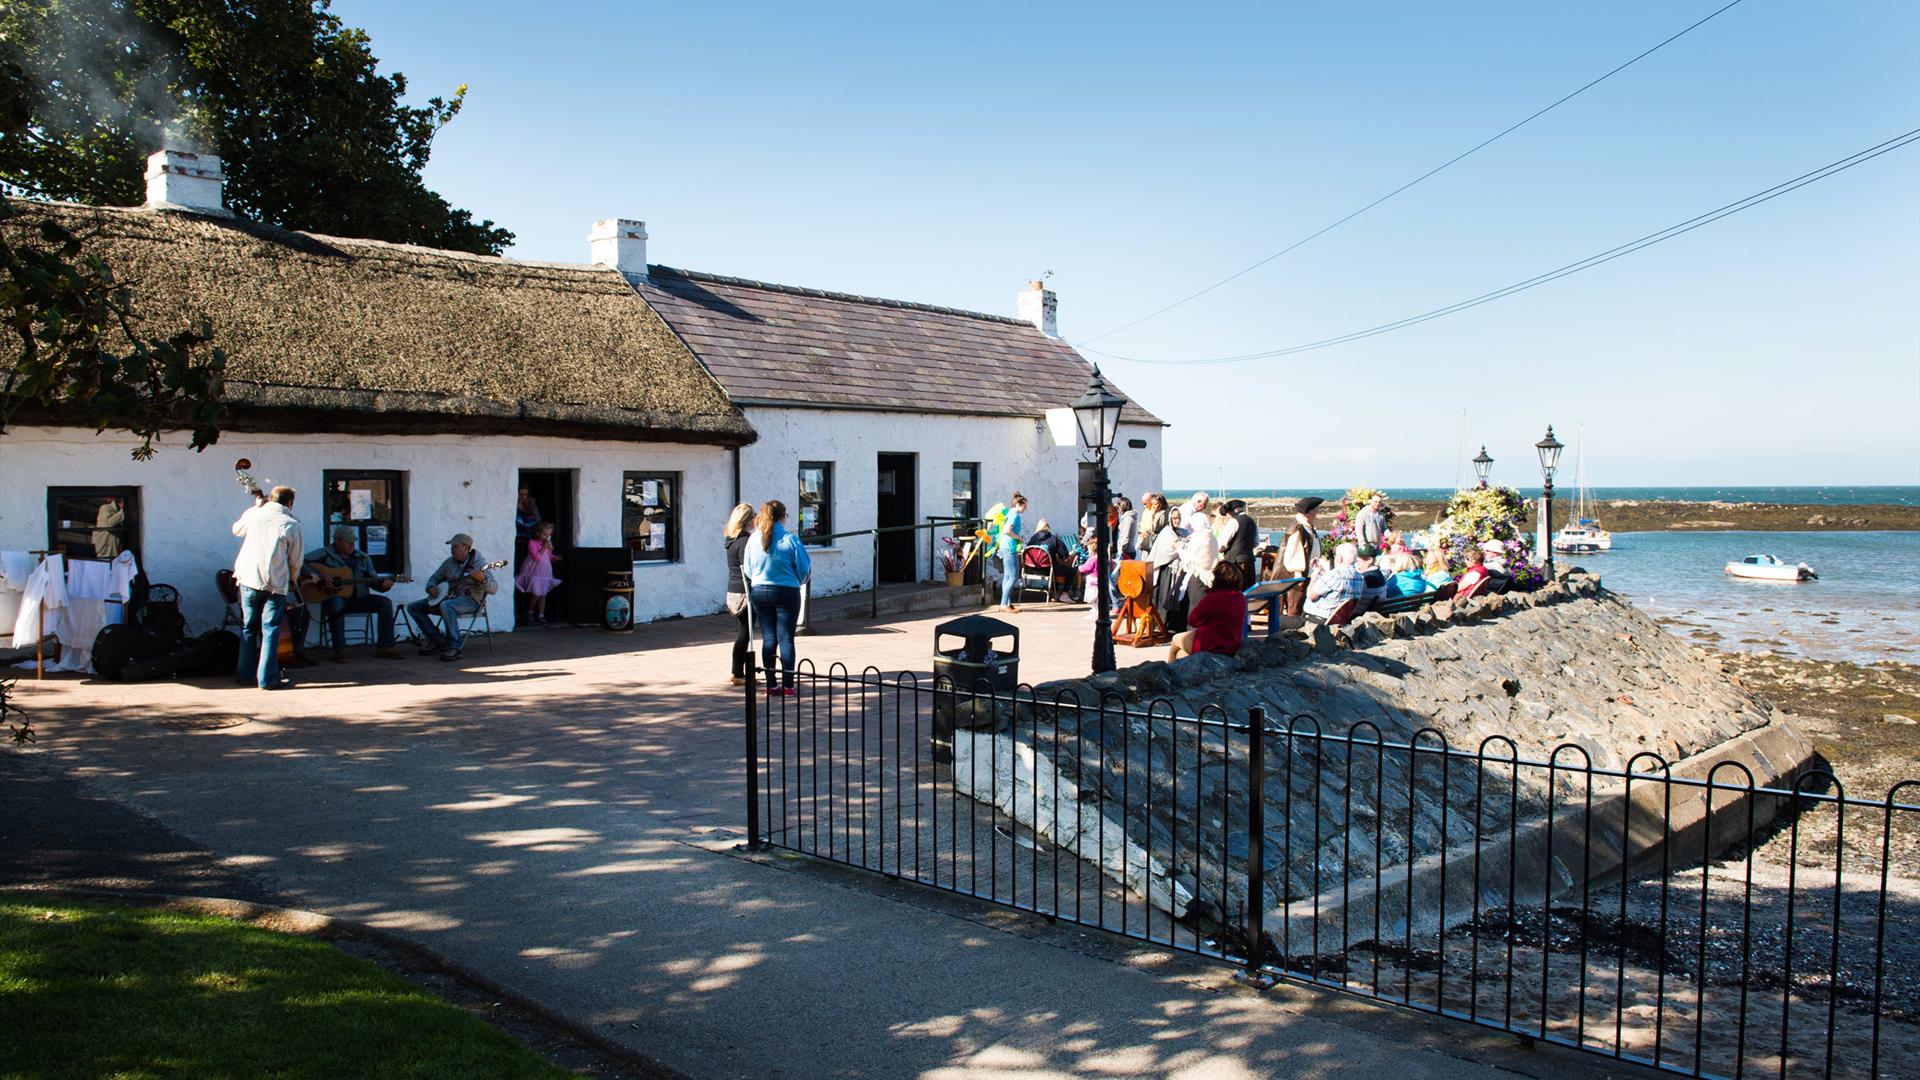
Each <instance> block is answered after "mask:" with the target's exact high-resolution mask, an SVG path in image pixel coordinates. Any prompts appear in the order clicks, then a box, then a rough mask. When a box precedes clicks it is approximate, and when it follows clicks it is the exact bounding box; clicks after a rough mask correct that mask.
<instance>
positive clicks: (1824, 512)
mask: <svg viewBox="0 0 1920 1080" xmlns="http://www.w3.org/2000/svg"><path fill="white" fill-rule="evenodd" d="M1292 507H1293V500H1292V499H1291V498H1282V499H1249V500H1247V512H1248V513H1250V514H1252V515H1253V516H1254V518H1255V520H1257V521H1259V523H1260V527H1261V528H1263V529H1276V528H1280V527H1282V526H1284V525H1285V524H1286V523H1287V522H1289V521H1291V520H1292V519H1293V509H1292ZM1393 509H1394V521H1393V523H1394V527H1396V528H1403V529H1424V528H1426V527H1427V526H1429V525H1431V524H1433V522H1434V519H1435V518H1436V517H1437V516H1438V515H1439V514H1440V512H1441V511H1443V510H1444V509H1445V505H1444V504H1442V503H1439V502H1435V501H1432V500H1407V501H1404V502H1403V501H1397V500H1396V501H1395V502H1394V503H1393ZM1567 509H1568V504H1567V503H1566V502H1565V501H1563V500H1561V499H1560V498H1557V497H1556V499H1555V500H1554V517H1555V518H1556V519H1559V518H1561V517H1562V515H1564V514H1565V513H1566V512H1567ZM1592 513H1593V516H1594V517H1596V518H1598V519H1599V520H1600V522H1601V524H1602V525H1603V526H1605V527H1606V528H1607V529H1608V530H1610V531H1612V532H1665V531H1669V530H1672V531H1702V530H1708V529H1735V530H1741V531H1748V532H1864V531H1876V530H1920V506H1890V505H1881V506H1821V505H1813V504H1790V503H1730V502H1668V501H1666V500H1662V499H1608V500H1604V501H1601V502H1597V503H1594V504H1593V505H1592ZM1330 518H1331V514H1330V513H1328V512H1327V511H1326V510H1324V509H1323V510H1322V511H1321V515H1320V524H1321V527H1322V528H1325V527H1326V526H1327V523H1328V521H1329V520H1330ZM1556 524H1558V521H1557V520H1556Z"/></svg>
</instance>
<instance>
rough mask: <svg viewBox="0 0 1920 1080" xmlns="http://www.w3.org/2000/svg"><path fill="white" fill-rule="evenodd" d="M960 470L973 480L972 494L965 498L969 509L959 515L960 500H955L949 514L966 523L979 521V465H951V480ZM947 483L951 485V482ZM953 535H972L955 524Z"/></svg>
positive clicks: (967, 463)
mask: <svg viewBox="0 0 1920 1080" xmlns="http://www.w3.org/2000/svg"><path fill="white" fill-rule="evenodd" d="M962 469H965V470H967V472H968V473H970V474H971V475H972V478H973V494H972V495H970V496H969V497H968V498H967V503H968V505H969V507H970V508H969V509H968V511H967V512H966V513H964V514H963V513H961V512H960V500H959V499H958V498H955V499H953V500H952V506H950V507H949V512H950V513H951V514H952V515H953V516H954V517H956V518H960V519H963V520H966V521H978V520H979V519H980V463H979V462H977V461H956V462H954V463H953V468H952V471H951V473H950V474H949V476H950V477H951V478H957V477H958V474H959V472H960V470H962ZM949 483H951V480H950V481H949ZM953 534H954V535H955V536H971V535H973V529H972V528H970V527H968V526H965V525H960V524H958V523H956V524H955V525H954V526H953Z"/></svg>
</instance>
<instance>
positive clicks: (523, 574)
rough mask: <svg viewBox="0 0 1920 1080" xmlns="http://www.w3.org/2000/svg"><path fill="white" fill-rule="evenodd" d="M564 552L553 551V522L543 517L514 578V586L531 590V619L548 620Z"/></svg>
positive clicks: (542, 622)
mask: <svg viewBox="0 0 1920 1080" xmlns="http://www.w3.org/2000/svg"><path fill="white" fill-rule="evenodd" d="M559 558H560V556H558V555H555V554H554V553H553V522H551V521H543V522H541V523H540V526H539V527H538V528H536V529H534V530H533V536H532V538H531V539H529V540H528V541H527V561H526V562H525V563H524V564H522V565H521V567H520V573H519V575H518V576H517V577H515V578H514V579H513V587H514V588H516V589H518V590H520V591H521V592H523V593H526V594H527V622H528V623H529V624H530V625H533V626H545V625H546V624H547V594H548V593H550V592H552V591H553V587H554V586H555V585H558V584H560V579H559V578H557V577H554V576H553V564H554V562H555V561H557V560H558V559H559Z"/></svg>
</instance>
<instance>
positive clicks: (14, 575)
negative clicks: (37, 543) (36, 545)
mask: <svg viewBox="0 0 1920 1080" xmlns="http://www.w3.org/2000/svg"><path fill="white" fill-rule="evenodd" d="M35 562H36V559H35V557H34V555H33V553H32V552H27V551H0V589H10V590H12V591H13V592H25V591H27V579H29V578H31V577H33V568H34V565H35Z"/></svg>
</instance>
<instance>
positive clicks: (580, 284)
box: [0, 151, 1163, 629]
mask: <svg viewBox="0 0 1920 1080" xmlns="http://www.w3.org/2000/svg"><path fill="white" fill-rule="evenodd" d="M149 181H150V183H149V192H148V205H147V206H145V207H141V208H130V209H120V208H100V207H86V206H76V205H70V204H27V207H28V211H29V212H28V213H26V214H25V215H23V216H21V217H19V218H16V219H14V220H13V221H10V222H8V223H7V224H6V226H4V227H6V228H10V229H28V228H32V227H34V224H35V222H36V220H37V219H40V218H50V219H53V220H57V221H59V222H61V223H63V224H65V225H67V226H68V227H69V228H73V229H75V230H76V231H81V232H84V233H86V234H88V235H90V236H91V239H90V240H89V242H88V243H89V245H90V248H89V249H90V250H91V251H94V252H96V253H98V254H99V255H101V256H102V257H103V258H104V259H106V261H107V262H108V264H109V265H111V266H112V267H113V268H114V270H115V272H116V274H118V275H119V276H120V278H121V279H122V280H125V281H128V282H129V283H131V284H132V286H133V288H134V297H135V304H136V306H137V310H138V314H139V316H140V317H141V319H142V322H143V326H142V329H143V331H144V332H145V333H148V334H151V335H156V336H157V335H163V334H166V333H170V332H172V331H173V330H175V329H177V328H179V327H182V326H185V325H188V324H189V323H192V322H194V321H197V320H199V319H202V318H204V319H206V320H207V321H208V322H209V323H210V324H211V327H212V330H213V333H214V337H215V341H216V343H217V344H218V345H219V347H220V348H222V349H223V350H224V351H225V352H226V354H227V358H228V359H227V375H228V381H229V382H228V400H229V405H230V416H229V419H228V421H227V423H226V425H225V427H224V429H223V430H224V434H223V435H222V437H221V440H220V442H219V445H218V446H217V447H216V448H214V449H210V450H208V451H206V452H204V453H199V454H196V453H193V452H192V451H190V450H188V449H186V447H185V438H184V436H181V437H178V438H174V439H169V440H167V442H166V443H165V444H164V445H163V449H162V452H161V453H160V454H159V455H158V456H157V457H156V458H155V459H154V460H152V461H150V462H145V463H140V462H135V461H132V460H130V458H129V455H128V450H129V448H130V446H131V438H130V436H128V435H127V434H126V433H124V432H112V431H109V432H106V433H103V434H95V433H94V432H92V431H91V430H89V429H87V428H84V427H79V426H75V425H74V424H73V422H72V418H71V417H67V416H62V415H58V414H39V415H25V416H21V417H18V418H16V422H15V424H14V425H13V427H12V428H11V429H10V430H9V431H8V432H7V434H6V435H5V436H3V437H0V550H21V549H37V548H54V549H58V550H62V551H65V552H67V553H69V554H71V555H75V556H81V557H84V556H88V555H93V554H96V553H99V542H98V541H99V539H100V536H101V534H102V532H103V530H102V527H101V525H100V522H101V521H102V520H104V519H103V517H102V510H101V508H102V507H103V506H107V507H109V509H111V508H112V507H113V506H115V505H117V506H118V507H120V508H122V509H123V510H124V515H123V517H122V518H121V519H120V523H119V524H117V525H114V526H112V527H111V528H112V529H114V530H118V531H117V532H111V533H110V534H109V535H107V536H106V540H105V542H106V544H107V546H109V547H114V546H117V547H121V548H125V549H128V550H132V551H134V552H135V553H136V554H137V555H138V556H139V558H140V560H141V562H142V564H143V566H145V567H146V569H147V570H148V572H149V575H150V576H151V578H152V579H153V580H155V581H161V582H167V583H170V584H173V585H175V586H176V587H178V588H179V589H180V591H181V594H182V597H183V601H184V606H185V611H186V614H187V617H188V619H189V621H190V623H191V624H192V625H193V626H195V627H198V628H205V627H208V626H212V625H218V623H219V622H220V619H221V616H222V606H221V601H220V599H219V597H218V594H217V592H216V590H215V588H214V575H215V573H216V572H217V571H218V570H220V569H222V568H223V567H226V566H228V565H230V563H231V560H232V555H233V551H234V547H235V543H236V542H235V541H234V540H233V539H232V537H231V536H230V535H229V531H228V525H229V524H230V523H231V521H232V520H233V518H234V517H236V516H237V515H238V514H239V512H240V511H241V510H242V509H244V508H245V507H246V506H247V505H248V499H247V498H246V496H245V495H244V494H243V492H242V491H241V489H240V487H239V486H238V485H236V484H235V483H234V470H233V463H234V461H235V459H236V458H240V457H245V458H247V459H249V460H250V461H251V462H252V463H253V471H254V473H255V474H256V475H257V476H259V477H260V478H262V479H263V480H270V481H271V482H274V483H284V484H291V485H292V486H294V487H295V488H296V489H298V490H299V492H300V497H299V499H298V501H297V502H296V504H295V506H294V511H295V513H296V515H297V516H299V517H300V518H301V520H302V521H303V522H305V523H306V526H307V538H308V546H309V547H318V546H320V545H321V544H322V543H323V542H324V541H325V538H326V536H327V534H328V532H329V531H330V529H331V528H332V527H333V526H335V525H347V526H350V527H352V528H354V529H355V530H356V532H357V535H358V536H359V537H360V540H361V545H362V547H363V548H365V549H366V550H367V551H369V552H370V553H371V554H372V555H373V556H374V559H375V562H376V563H377V564H378V565H379V567H380V568H381V569H382V570H383V571H387V572H392V573H396V574H403V575H412V576H415V577H419V578H424V577H425V576H426V575H427V574H428V573H430V572H431V571H432V570H433V568H434V567H435V566H436V565H438V563H439V561H440V559H441V558H442V557H444V555H445V553H446V544H445V541H446V539H447V538H448V537H449V536H451V535H453V534H454V533H456V532H465V533H471V534H472V535H473V536H474V537H475V539H476V541H477V547H478V549H479V550H480V551H481V553H482V554H484V555H486V556H487V557H489V558H511V557H512V556H513V554H514V548H515V539H516V536H515V527H514V516H515V507H516V499H517V494H518V492H519V491H520V490H521V489H526V490H527V491H528V492H529V493H530V494H531V496H532V498H533V499H534V501H535V503H536V504H537V505H538V507H539V510H540V516H541V517H542V518H544V519H547V520H550V521H552V522H554V524H555V526H556V541H557V544H556V546H557V548H558V549H559V551H560V552H561V554H562V555H563V556H564V559H563V561H562V562H561V563H560V564H559V565H558V567H557V571H558V573H559V575H560V576H561V577H562V578H563V579H566V580H567V582H568V584H567V585H566V586H565V587H564V588H565V589H566V590H568V594H563V595H562V596H561V597H559V598H558V600H557V601H556V602H555V603H554V604H553V605H552V606H551V607H550V612H552V613H553V615H554V617H555V618H556V619H558V618H562V617H565V616H566V615H567V614H573V615H574V616H575V617H580V616H581V615H582V614H585V613H591V612H593V611H595V610H597V607H598V604H599V600H600V595H601V586H602V584H603V583H604V580H605V572H606V570H608V569H610V568H620V569H625V568H629V567H630V568H631V569H632V571H633V574H634V586H635V608H634V613H635V617H636V619H638V620H641V621H645V620H649V619H657V618H663V617H668V616H673V615H697V614H706V613H710V612H713V611H716V610H719V609H720V607H721V600H722V597H723V595H724V592H725V575H726V569H725V559H724V550H723V547H722V545H721V543H720V542H719V534H720V529H721V525H722V523H723V522H724V520H725V517H726V515H727V513H728V511H729V509H730V508H731V507H732V505H733V504H734V503H735V502H736V501H739V500H742V499H744V500H747V501H750V502H754V503H758V502H760V501H762V500H764V499H769V498H779V499H782V500H783V501H785V502H786V503H787V504H788V505H789V507H791V508H792V512H793V514H794V518H795V521H794V524H795V525H796V526H798V527H800V528H801V529H802V530H803V531H804V532H806V533H808V534H810V535H812V536H814V537H816V538H818V541H819V542H818V545H817V551H816V558H815V560H814V566H815V589H816V593H818V594H830V593H834V592H841V591H846V590H850V589H855V588H862V587H865V586H866V585H867V584H868V583H869V582H870V581H871V580H872V577H873V570H872V567H873V565H874V556H875V550H874V544H873V540H872V538H871V537H867V536H853V537H842V538H839V539H828V537H830V536H831V534H834V533H844V532H855V531H858V530H865V529H871V528H874V527H876V526H894V525H906V524H921V523H925V522H927V521H928V520H929V519H930V518H949V517H962V518H964V517H971V516H974V515H977V514H979V513H981V512H982V511H984V510H985V509H987V508H988V507H989V506H991V505H992V504H994V503H996V502H1001V501H1004V500H1005V499H1006V498H1007V496H1008V495H1009V494H1010V493H1011V492H1012V491H1014V490H1020V491H1023V492H1025V493H1026V495H1027V496H1028V498H1029V500H1030V501H1031V505H1032V510H1031V512H1030V516H1031V517H1034V518H1038V517H1051V518H1053V519H1055V520H1056V521H1057V522H1058V523H1060V524H1061V526H1062V527H1068V525H1067V523H1069V522H1071V521H1073V520H1075V519H1077V518H1078V516H1079V514H1080V511H1081V509H1082V508H1083V507H1084V505H1085V503H1086V502H1087V499H1088V496H1089V494H1090V492H1091V490H1092V478H1091V474H1090V472H1089V469H1088V467H1087V466H1086V465H1085V464H1084V463H1083V462H1082V461H1081V459H1080V458H1081V455H1080V453H1079V451H1078V450H1077V448H1075V447H1074V446H1072V445H1066V446H1062V445H1058V444H1057V443H1056V440H1055V438H1054V435H1053V432H1052V431H1050V429H1049V425H1048V422H1047V413H1048V411H1049V410H1055V409H1060V408H1063V407H1065V406H1067V405H1069V404H1071V403H1072V402H1073V401H1074V400H1075V399H1076V398H1078V397H1079V396H1080V395H1081V394H1082V393H1083V392H1084V391H1085V389H1086V386H1087V383H1088V380H1089V378H1090V375H1091V367H1090V365H1088V364H1087V363H1086V362H1085V361H1084V360H1082V359H1081V358H1080V357H1079V356H1078V355H1077V354H1076V353H1075V352H1074V351H1073V350H1072V348H1070V347H1069V346H1067V345H1066V344H1065V343H1064V342H1062V341H1061V340H1060V339H1059V337H1058V334H1057V332H1056V330H1055V326H1054V298H1053V294H1052V293H1050V292H1047V291H1045V290H1044V289H1042V288H1041V287H1040V285H1039V283H1034V285H1033V287H1032V288H1031V289H1030V290H1029V291H1027V292H1026V293H1023V294H1022V295H1021V296H1020V298H1019V306H1018V310H1019V311H1020V316H1021V317H1019V318H1011V317H1003V316H997V315H985V314H980V313H977V312H968V311H958V310H954V309H949V308H940V307H933V306H929V305H924V304H912V303H904V302H900V301H893V300H880V299H874V298H871V297H861V296H850V295H844V294H838V293H828V292H821V291H818V290H813V289H803V288H796V287H790V286H782V285H769V284H766V283H763V282H756V281H745V280H741V279H737V278H727V277H720V276H716V275H711V274H700V273H694V272H691V271H684V270H675V269H671V268H669V267H664V266H650V265H649V264H648V263H647V261H646V229H645V226H644V225H642V224H641V223H639V222H633V221H625V220H615V221H606V222H601V223H600V224H599V225H597V226H596V227H595V230H594V233H593V235H592V239H591V251H592V258H593V262H592V264H590V265H570V264H558V263H534V262H523V261H519V260H514V259H505V258H495V257H485V256H475V255H467V254H462V253H457V252H447V251H437V250H429V249H425V248H418V247H410V246H404V245H395V244H385V243H379V242H375V241H367V240H352V239H342V238H338V237H327V236H317V235H312V234H307V233H299V232H290V231H287V230H283V229H276V228H270V227H266V226H261V225H255V224H251V223H247V222H244V221H240V220H237V219H235V218H234V217H232V216H231V215H230V214H228V213H227V212H226V211H225V210H224V209H223V208H222V207H221V205H220V171H219V162H218V160H217V159H214V158H209V157H204V156H202V157H197V158H196V157H194V156H193V155H186V154H178V153H174V152H170V151H163V152H162V153H160V154H157V155H155V158H154V161H153V163H152V166H151V167H150V170H149ZM1162 427H1163V425H1162V424H1161V422H1160V421H1159V420H1157V419H1156V418H1154V417H1153V416H1152V415H1151V414H1150V413H1148V412H1147V411H1146V410H1144V409H1142V408H1141V407H1140V406H1138V405H1137V404H1135V403H1133V402H1131V401H1130V402H1129V403H1128V404H1127V406H1126V407H1125V409H1124V411H1123V413H1122V431H1121V435H1120V438H1119V440H1118V442H1117V445H1118V446H1119V447H1120V450H1119V453H1118V455H1117V457H1116V460H1115V463H1114V467H1113V486H1114V490H1115V491H1119V492H1126V493H1128V494H1130V495H1134V496H1136V497H1137V496H1138V495H1139V494H1140V493H1142V492H1144V491H1147V490H1151V489H1153V488H1155V487H1157V486H1158V485H1159V482H1160V433H1161V429H1162ZM116 500H117V503H116ZM948 531H950V530H948ZM939 535H940V533H939V532H936V531H934V530H926V529H923V530H919V531H917V532H912V533H899V534H891V535H889V536H887V537H884V538H883V539H882V540H881V543H880V547H879V551H878V562H879V567H880V578H881V580H882V581H889V582H890V581H916V580H923V579H929V578H937V577H938V576H939V574H938V573H937V569H936V567H937V564H936V563H935V560H934V557H935V546H936V544H937V543H938V539H937V537H938V536H939ZM418 595H419V586H417V585H411V586H410V585H401V586H400V587H398V588H397V589H396V591H395V593H394V597H395V599H396V600H397V601H400V602H405V601H406V600H409V599H412V598H414V597H416V596H418ZM489 613H490V616H491V619H492V623H493V625H494V627H495V628H496V629H507V628H510V627H512V626H513V623H514V603H513V598H512V595H511V592H510V590H503V591H502V594H501V595H499V596H497V597H495V598H493V601H492V603H491V604H490V606H489Z"/></svg>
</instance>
